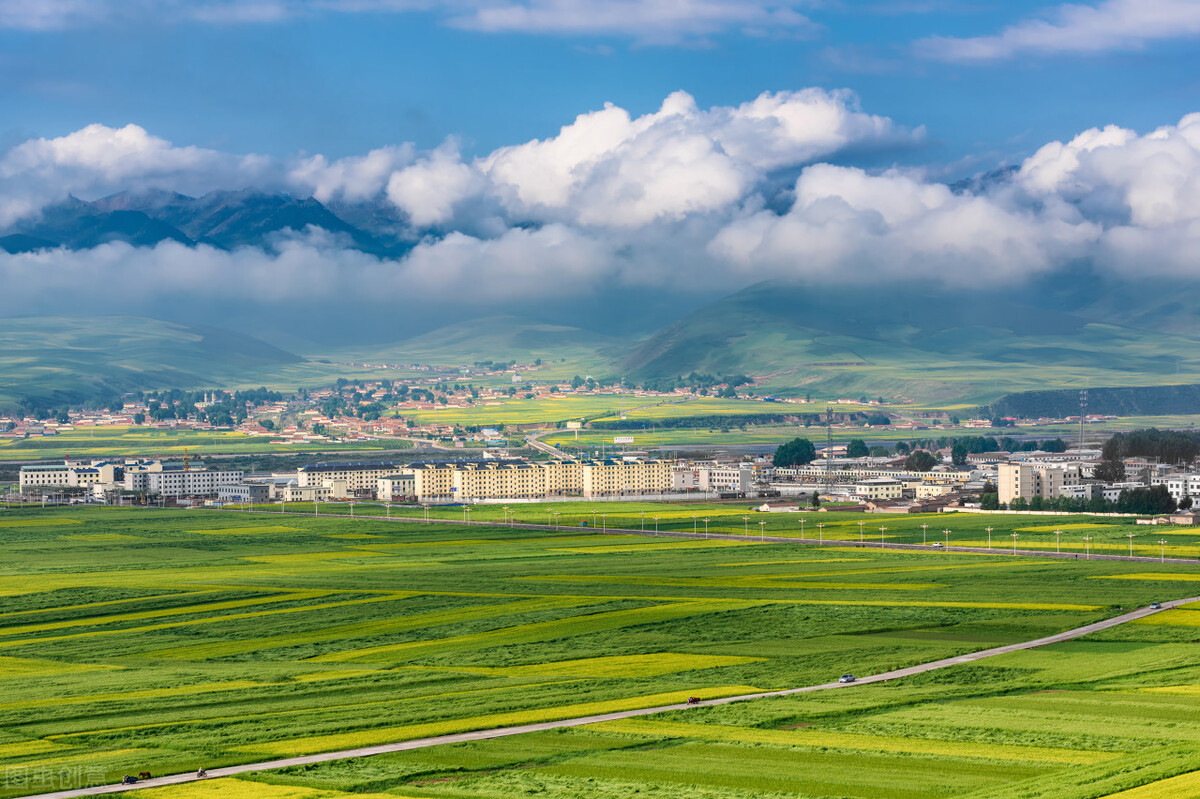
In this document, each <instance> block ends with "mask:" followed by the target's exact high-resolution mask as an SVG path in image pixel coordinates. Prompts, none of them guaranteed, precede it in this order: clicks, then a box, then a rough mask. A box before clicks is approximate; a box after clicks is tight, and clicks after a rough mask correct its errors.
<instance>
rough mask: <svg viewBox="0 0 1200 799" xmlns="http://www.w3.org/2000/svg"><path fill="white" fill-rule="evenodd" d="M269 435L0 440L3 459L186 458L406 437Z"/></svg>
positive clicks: (139, 432)
mask: <svg viewBox="0 0 1200 799" xmlns="http://www.w3.org/2000/svg"><path fill="white" fill-rule="evenodd" d="M274 441H275V440H274V439H273V438H272V437H271V436H248V435H246V434H244V433H239V432H236V431H233V430H161V429H157V428H153V427H120V426H111V427H110V426H106V427H92V428H79V429H76V430H69V431H66V432H63V433H58V434H57V435H53V436H30V437H29V438H25V439H4V440H2V441H0V461H20V460H31V461H32V460H47V459H59V458H63V457H67V456H70V457H73V458H91V457H103V456H110V457H153V456H164V457H166V456H170V457H182V456H183V454H184V450H185V449H186V450H187V451H188V453H189V454H190V455H192V456H197V455H259V454H264V453H281V454H287V453H295V452H328V451H330V450H337V451H341V450H355V451H359V450H362V451H372V450H375V451H382V450H396V449H405V448H408V447H410V446H411V444H410V443H409V442H406V441H349V442H329V441H324V442H314V443H310V444H279V443H274Z"/></svg>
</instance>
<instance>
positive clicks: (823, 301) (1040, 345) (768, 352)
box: [623, 282, 1200, 404]
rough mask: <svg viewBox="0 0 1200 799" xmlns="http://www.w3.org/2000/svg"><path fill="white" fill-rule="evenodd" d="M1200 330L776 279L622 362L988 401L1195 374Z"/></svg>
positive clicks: (658, 369)
mask: <svg viewBox="0 0 1200 799" xmlns="http://www.w3.org/2000/svg"><path fill="white" fill-rule="evenodd" d="M1198 343H1200V339H1197V338H1195V337H1192V336H1182V335H1174V334H1170V333H1162V332H1155V331H1148V330H1141V329H1136V328H1132V327H1123V326H1118V325H1115V324H1107V323H1104V322H1103V321H1097V320H1095V319H1091V318H1088V317H1086V316H1084V315H1081V314H1072V313H1065V312H1061V311H1054V310H1047V309H1043V308H1037V307H1034V306H1032V305H1026V304H1023V303H1020V302H1015V301H1013V300H1011V299H1006V298H1004V297H1001V296H992V295H989V294H988V293H986V292H978V291H974V292H971V293H966V292H951V291H946V290H945V289H939V288H935V287H932V286H919V285H918V286H911V287H907V288H895V287H886V288H882V289H870V288H847V287H833V288H826V287H823V288H816V287H807V286H801V285H796V284H786V283H777V282H772V283H761V284H758V285H755V286H751V287H750V288H747V289H745V290H743V291H740V292H738V293H736V294H733V295H731V296H729V297H726V298H724V299H722V300H720V301H718V302H716V303H713V304H712V305H710V306H708V307H706V308H703V309H701V310H699V311H697V312H695V313H693V314H691V315H689V316H687V317H685V318H684V319H682V320H680V321H679V322H676V323H675V324H673V325H671V326H669V327H667V328H665V329H664V330H662V331H660V332H659V333H657V334H655V335H654V336H652V337H651V338H650V339H649V340H648V341H647V342H645V343H644V344H643V345H642V346H641V347H639V348H638V349H637V350H636V351H635V352H633V353H632V354H631V355H630V356H629V357H628V358H626V359H625V361H624V362H623V369H624V370H625V372H626V374H628V375H629V376H630V377H631V378H633V379H635V380H645V379H654V378H666V377H676V376H679V375H686V374H690V373H691V372H693V371H696V372H701V373H711V374H736V373H745V374H749V375H752V376H756V377H760V378H761V377H766V378H767V380H766V382H765V387H766V388H767V389H768V390H772V391H775V392H777V393H781V394H798V393H810V392H811V393H813V394H815V395H817V396H830V395H850V396H857V395H860V394H866V395H868V396H872V397H874V396H880V395H881V396H884V397H892V396H904V397H908V398H912V399H917V400H929V401H937V402H939V403H943V404H945V403H952V402H980V403H983V402H988V401H992V400H994V399H996V398H998V397H1000V396H1002V395H1004V394H1008V393H1012V392H1016V391H1025V390H1033V389H1042V388H1046V387H1047V386H1053V387H1064V388H1069V387H1085V386H1096V385H1104V386H1137V385H1156V384H1175V383H1190V382H1195V378H1196V377H1197V376H1200V357H1198V356H1197V354H1196V353H1197V344H1198Z"/></svg>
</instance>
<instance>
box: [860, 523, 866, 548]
mask: <svg viewBox="0 0 1200 799" xmlns="http://www.w3.org/2000/svg"><path fill="white" fill-rule="evenodd" d="M863 524H865V522H859V523H858V543H860V544H861V543H862V542H863Z"/></svg>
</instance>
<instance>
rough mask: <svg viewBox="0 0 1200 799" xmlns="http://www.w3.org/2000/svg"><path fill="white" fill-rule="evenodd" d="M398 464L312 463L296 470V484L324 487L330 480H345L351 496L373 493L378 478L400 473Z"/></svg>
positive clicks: (377, 484) (376, 486) (302, 486)
mask: <svg viewBox="0 0 1200 799" xmlns="http://www.w3.org/2000/svg"><path fill="white" fill-rule="evenodd" d="M402 468H403V467H401V465H400V464H398V463H313V464H309V465H307V466H301V467H300V468H299V469H297V470H296V484H297V485H299V486H300V487H301V488H304V487H306V486H318V485H325V484H326V483H327V482H328V481H331V480H345V481H346V489H347V490H348V491H349V492H350V493H351V494H358V493H360V492H361V493H372V494H373V493H375V490H376V489H377V488H378V486H379V478H381V477H387V476H388V475H389V474H394V473H396V472H398V471H401V469H402Z"/></svg>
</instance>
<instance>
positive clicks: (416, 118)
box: [0, 0, 1200, 315]
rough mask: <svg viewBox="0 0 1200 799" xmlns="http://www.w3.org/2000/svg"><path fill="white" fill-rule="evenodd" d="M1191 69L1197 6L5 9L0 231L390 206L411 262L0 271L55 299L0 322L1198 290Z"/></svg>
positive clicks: (101, 3) (398, 4) (9, 297)
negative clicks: (130, 209)
mask: <svg viewBox="0 0 1200 799" xmlns="http://www.w3.org/2000/svg"><path fill="white" fill-rule="evenodd" d="M1197 63H1200V0H1089V1H1088V2H1080V3H1073V4H1056V3H1053V2H1044V1H1043V0H1009V1H1008V2H998V1H996V0H990V1H989V0H893V1H891V2H886V1H885V0H878V1H875V0H854V1H852V0H807V1H804V0H801V1H799V2H792V3H788V2H762V1H760V0H658V1H657V2H653V1H651V0H449V1H448V2H432V1H430V0H245V2H222V1H219V0H165V1H163V0H159V1H158V2H150V0H0V108H3V109H4V113H3V114H2V115H0V232H3V231H5V230H14V229H19V227H20V226H21V225H22V224H27V223H29V221H30V220H34V219H36V218H37V217H38V215H39V214H40V213H41V212H42V210H43V209H44V208H45V207H46V206H48V205H50V204H53V203H55V202H60V201H62V200H63V199H64V198H65V197H67V196H68V195H70V194H74V195H75V196H78V197H82V198H84V199H94V198H96V197H101V196H104V195H105V194H108V193H112V192H115V191H120V190H123V189H141V188H148V187H153V188H165V189H170V190H176V191H182V192H184V193H188V194H193V195H194V194H201V193H204V192H206V191H212V190H220V189H230V190H233V189H241V188H246V187H252V188H258V189H262V190H264V191H286V192H288V193H291V194H293V195H296V196H310V195H312V196H315V197H316V198H317V199H318V200H321V201H322V202H342V203H359V204H372V203H373V204H379V205H381V206H383V207H386V208H388V209H389V210H390V211H391V212H394V213H395V214H396V216H397V218H398V219H399V220H400V221H401V224H402V225H404V226H405V228H406V230H407V235H408V236H409V238H410V239H411V240H412V242H413V243H414V245H415V248H414V249H413V251H412V253H411V254H409V255H407V256H405V257H404V258H400V259H395V260H392V261H389V260H386V259H385V260H381V259H377V258H373V257H367V256H363V255H362V254H361V253H356V252H352V251H350V250H349V249H348V248H347V247H345V242H340V241H338V240H337V239H336V237H331V236H329V235H327V234H326V233H325V232H323V231H319V230H311V229H310V230H306V231H295V232H294V233H295V235H294V236H291V237H284V238H282V239H280V240H279V241H278V242H276V243H275V244H274V245H273V246H271V247H268V248H264V249H259V250H257V251H255V252H234V253H228V252H223V251H214V250H212V249H211V248H205V247H198V248H192V249H191V250H189V251H188V252H184V253H181V252H177V251H176V249H177V245H159V246H158V247H156V248H132V247H128V246H125V245H120V246H118V245H111V246H110V245H105V246H103V247H101V248H96V251H88V252H85V253H70V252H65V251H55V252H48V253H47V252H43V253H39V254H25V255H21V256H8V255H4V254H0V280H4V281H5V283H6V284H7V285H10V286H11V285H22V284H28V282H29V281H28V279H27V278H28V277H29V275H30V274H32V273H34V272H35V270H36V272H37V273H39V274H43V275H44V274H46V273H48V272H53V273H55V274H61V275H63V276H64V277H62V281H63V282H62V284H61V285H58V284H55V283H54V281H53V280H50V281H49V282H48V283H47V284H46V285H44V286H42V287H41V288H39V289H37V290H36V291H34V290H29V291H30V292H31V293H22V292H21V291H17V292H13V291H10V292H8V293H7V294H6V295H5V296H6V298H5V297H0V314H8V315H12V314H17V313H29V312H30V311H31V309H32V310H34V311H38V312H43V311H44V312H50V311H55V312H61V311H64V310H66V311H70V310H71V309H72V307H73V306H72V305H71V303H72V302H76V303H78V302H81V301H82V300H83V299H84V298H87V299H88V300H89V301H90V302H93V303H95V302H97V298H98V297H103V298H106V300H105V301H106V302H108V301H109V300H111V302H110V303H109V305H107V306H105V307H111V308H112V309H114V310H129V309H130V308H134V306H133V305H130V304H129V302H128V299H129V298H128V297H125V298H124V300H121V301H118V298H117V297H116V296H111V297H110V296H109V294H107V293H106V292H105V286H106V285H111V284H112V282H113V279H114V278H121V279H127V278H130V277H134V276H136V277H137V278H138V279H139V280H140V281H141V285H142V288H141V289H140V290H139V291H140V294H139V299H138V302H140V303H141V305H140V306H138V307H140V308H142V309H144V308H146V307H151V306H153V305H154V304H155V303H156V302H159V301H161V300H162V298H165V297H170V296H180V295H194V294H197V293H200V294H203V293H204V292H205V291H207V290H209V289H206V288H205V287H206V286H211V285H213V284H214V283H219V281H220V280H221V279H223V278H226V277H229V276H231V275H237V276H242V277H244V276H250V280H251V285H252V286H253V287H254V289H255V290H257V291H259V292H261V294H262V295H263V297H264V302H268V301H269V302H274V303H277V304H280V305H285V304H287V303H297V302H303V301H305V300H306V299H312V298H311V297H306V296H305V295H304V292H303V291H302V290H298V289H295V288H294V287H291V288H287V289H280V288H279V286H280V282H281V280H283V279H285V278H286V277H287V276H294V275H297V274H302V275H306V276H307V277H306V280H307V285H316V286H323V285H328V281H329V280H330V279H335V280H342V279H345V280H348V281H351V282H362V281H359V280H356V279H355V278H356V277H362V276H367V277H369V279H370V280H372V281H374V282H373V283H372V285H373V286H374V287H375V288H374V290H373V292H372V295H371V298H372V299H374V300H378V299H379V298H380V296H381V295H382V296H383V297H385V298H389V299H390V298H407V297H417V298H424V299H434V300H445V299H447V298H449V297H451V296H453V297H455V298H456V299H460V300H463V301H465V302H467V303H468V304H470V303H476V304H478V305H487V304H488V303H492V302H496V301H508V300H512V299H514V298H518V297H521V298H534V299H537V298H554V299H569V298H574V297H582V296H586V295H588V294H589V293H593V294H594V293H595V292H596V290H597V286H605V287H612V286H613V285H619V286H627V287H630V288H633V289H644V288H646V287H660V288H669V289H674V290H678V291H680V292H682V293H686V292H687V291H688V290H691V289H692V288H694V286H695V285H696V284H697V283H698V282H702V283H704V284H705V285H706V286H710V287H712V288H713V290H722V291H724V290H736V289H737V288H739V287H740V286H742V285H746V284H748V283H751V282H754V281H755V280H758V279H764V278H771V277H780V276H788V277H804V278H812V279H823V280H837V279H844V278H845V276H846V275H847V274H858V275H860V276H882V277H883V278H886V279H903V278H905V277H909V276H912V275H929V274H933V275H939V276H945V275H946V274H948V273H953V274H956V275H958V276H960V277H969V278H970V279H971V280H982V282H984V283H987V282H989V281H991V282H997V281H1005V280H1013V279H1021V278H1025V277H1029V276H1031V275H1039V274H1045V273H1047V272H1052V271H1054V270H1056V269H1062V268H1066V266H1068V265H1070V264H1073V263H1077V262H1078V261H1079V260H1080V259H1087V260H1089V261H1090V262H1091V263H1094V264H1096V265H1098V268H1102V269H1108V270H1111V271H1113V272H1115V273H1118V274H1130V273H1136V272H1138V271H1139V270H1145V269H1146V268H1147V263H1148V262H1149V268H1150V269H1151V270H1152V271H1157V272H1159V273H1162V274H1167V275H1171V276H1173V277H1176V278H1186V279H1193V278H1194V277H1195V275H1194V271H1195V269H1194V266H1193V259H1192V256H1191V253H1193V252H1195V251H1197V249H1196V244H1198V243H1200V117H1196V116H1191V115H1193V114H1195V113H1196V112H1200V72H1198V71H1197V70H1196V68H1195V65H1196V64H1197ZM997 169H1004V170H1008V171H1007V172H1005V173H1004V174H1005V175H1007V177H1003V178H1002V179H989V180H979V176H981V175H983V174H985V173H987V172H989V171H992V170H997ZM971 178H975V181H974V182H968V183H961V184H958V185H956V186H955V188H954V190H953V191H952V190H951V189H949V188H947V186H946V184H948V183H953V182H955V181H962V180H964V179H966V180H968V181H970V179H971ZM48 267H53V268H52V269H48ZM97 267H99V268H97ZM322 290H324V289H322ZM73 291H74V292H77V294H72V292H73ZM268 297H274V299H266V298H268ZM210 299H211V298H210ZM352 299H353V298H352Z"/></svg>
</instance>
